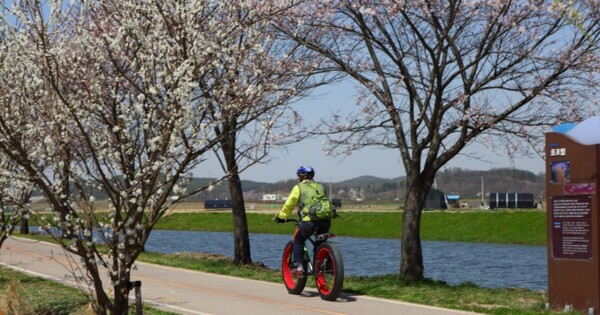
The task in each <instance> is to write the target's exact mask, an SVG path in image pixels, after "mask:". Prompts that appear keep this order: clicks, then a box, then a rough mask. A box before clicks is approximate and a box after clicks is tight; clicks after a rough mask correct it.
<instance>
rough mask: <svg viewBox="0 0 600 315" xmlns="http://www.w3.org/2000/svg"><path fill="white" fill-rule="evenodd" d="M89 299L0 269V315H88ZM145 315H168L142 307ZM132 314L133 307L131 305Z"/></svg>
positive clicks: (69, 288)
mask: <svg viewBox="0 0 600 315" xmlns="http://www.w3.org/2000/svg"><path fill="white" fill-rule="evenodd" d="M89 302H90V301H89V299H88V297H87V296H86V295H84V294H83V293H81V291H79V290H78V289H75V288H71V287H68V286H65V285H62V284H60V283H56V282H53V281H50V280H46V279H42V278H38V277H34V276H30V275H27V274H25V273H21V272H17V271H15V270H12V269H10V268H5V267H1V266H0V310H1V311H0V314H2V313H4V314H17V315H29V314H31V315H33V314H44V315H63V314H72V315H90V314H95V313H94V312H93V310H92V309H91V307H90V303H89ZM143 312H144V314H149V315H169V314H174V313H169V312H164V311H161V310H158V309H155V308H152V307H148V306H144V311H143ZM129 313H130V314H135V313H136V309H135V303H132V304H130V312H129Z"/></svg>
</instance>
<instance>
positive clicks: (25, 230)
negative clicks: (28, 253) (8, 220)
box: [21, 218, 29, 235]
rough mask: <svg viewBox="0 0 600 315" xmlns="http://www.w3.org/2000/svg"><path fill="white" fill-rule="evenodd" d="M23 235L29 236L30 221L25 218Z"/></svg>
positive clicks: (22, 228)
mask: <svg viewBox="0 0 600 315" xmlns="http://www.w3.org/2000/svg"><path fill="white" fill-rule="evenodd" d="M21 234H23V235H27V234H29V219H25V218H23V219H22V220H21Z"/></svg>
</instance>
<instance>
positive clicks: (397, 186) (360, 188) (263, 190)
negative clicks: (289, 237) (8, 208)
mask: <svg viewBox="0 0 600 315" xmlns="http://www.w3.org/2000/svg"><path fill="white" fill-rule="evenodd" d="M482 178H483V186H484V190H485V194H486V197H487V196H488V194H489V193H490V192H529V193H533V194H534V196H535V199H536V200H543V198H544V196H545V193H544V190H545V185H544V181H545V175H544V174H534V173H532V172H529V171H525V170H517V169H511V168H499V169H492V170H489V171H473V170H465V169H461V168H452V169H446V170H443V171H441V172H439V173H438V174H437V177H436V187H437V188H438V189H440V190H441V191H443V192H444V193H446V194H458V195H460V196H461V199H479V198H481V197H480V196H481V181H482ZM214 180H215V179H214V178H206V177H203V178H193V179H192V181H191V182H190V185H189V188H188V191H193V190H196V189H198V188H202V187H206V186H207V185H208V184H209V183H210V182H212V181H214ZM296 183H297V181H296V180H295V179H289V180H285V181H278V182H275V183H267V182H256V181H248V180H244V181H242V189H243V191H244V199H245V200H247V201H253V200H261V199H262V197H263V195H265V194H275V195H278V197H279V198H278V199H279V200H281V198H282V197H287V195H288V194H289V192H290V190H291V188H292V187H293V186H294V185H295V184H296ZM323 184H324V185H325V186H326V188H327V190H328V191H329V193H330V195H331V196H332V197H333V198H340V199H343V200H358V199H362V200H384V201H387V200H401V199H402V198H403V196H404V193H405V185H406V184H405V177H397V178H380V177H375V176H360V177H356V178H353V179H349V180H345V181H341V182H335V183H333V182H331V183H330V182H323ZM89 189H90V190H91V189H92V188H89ZM94 193H95V196H96V198H98V199H104V198H106V195H105V194H103V193H102V192H100V191H95V192H94ZM34 196H41V192H39V191H36V192H35V193H34ZM229 198H230V195H229V187H228V182H227V181H224V182H222V183H220V184H218V185H215V186H214V187H212V189H210V190H208V189H207V190H204V191H203V192H201V193H199V194H197V195H195V196H192V197H190V198H189V199H190V200H196V201H201V200H205V199H229ZM486 199H487V198H486Z"/></svg>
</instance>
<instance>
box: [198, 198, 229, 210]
mask: <svg viewBox="0 0 600 315" xmlns="http://www.w3.org/2000/svg"><path fill="white" fill-rule="evenodd" d="M232 207H233V203H232V202H231V199H222V200H219V199H206V200H204V209H226V208H232Z"/></svg>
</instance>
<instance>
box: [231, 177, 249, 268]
mask: <svg viewBox="0 0 600 315" xmlns="http://www.w3.org/2000/svg"><path fill="white" fill-rule="evenodd" d="M229 191H230V193H231V202H232V205H233V208H232V212H233V248H234V251H233V261H234V262H235V263H236V264H240V265H247V264H251V263H252V258H251V257H250V237H249V232H248V220H247V218H246V207H245V206H244V195H243V193H242V182H241V180H240V176H239V175H238V174H237V173H235V174H232V175H231V176H230V177H229Z"/></svg>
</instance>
